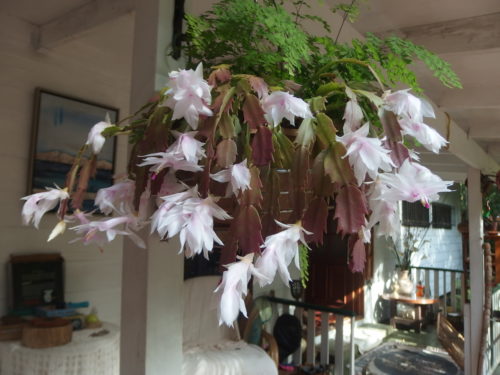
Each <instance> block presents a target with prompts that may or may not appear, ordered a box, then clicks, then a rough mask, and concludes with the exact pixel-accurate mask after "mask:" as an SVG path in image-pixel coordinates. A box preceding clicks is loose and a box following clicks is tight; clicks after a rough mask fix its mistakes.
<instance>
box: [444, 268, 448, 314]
mask: <svg viewBox="0 0 500 375" xmlns="http://www.w3.org/2000/svg"><path fill="white" fill-rule="evenodd" d="M447 274H448V272H446V271H443V315H444V316H447V315H448V292H447V290H446V288H447V285H446V284H447V283H446V275H447Z"/></svg>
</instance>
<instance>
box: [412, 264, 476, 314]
mask: <svg viewBox="0 0 500 375" xmlns="http://www.w3.org/2000/svg"><path fill="white" fill-rule="evenodd" d="M411 275H412V280H413V282H414V283H415V285H416V284H417V283H418V282H419V281H421V282H422V284H423V285H424V286H425V297H427V298H436V299H440V298H441V309H442V311H443V314H444V316H446V315H447V314H448V312H450V311H451V312H460V313H463V306H464V302H465V298H466V293H465V292H466V288H467V286H466V283H465V275H464V271H463V270H457V269H446V268H434V267H412V269H411Z"/></svg>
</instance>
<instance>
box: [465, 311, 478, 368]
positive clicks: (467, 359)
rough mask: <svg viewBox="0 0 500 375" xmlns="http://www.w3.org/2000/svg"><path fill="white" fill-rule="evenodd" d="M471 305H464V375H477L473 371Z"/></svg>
mask: <svg viewBox="0 0 500 375" xmlns="http://www.w3.org/2000/svg"><path fill="white" fill-rule="evenodd" d="M470 310H471V307H470V303H465V304H464V313H463V314H464V339H465V342H464V357H465V358H464V367H465V368H464V374H465V375H475V373H474V372H472V369H471V362H472V361H471V347H470V346H471V340H470V337H471V327H470Z"/></svg>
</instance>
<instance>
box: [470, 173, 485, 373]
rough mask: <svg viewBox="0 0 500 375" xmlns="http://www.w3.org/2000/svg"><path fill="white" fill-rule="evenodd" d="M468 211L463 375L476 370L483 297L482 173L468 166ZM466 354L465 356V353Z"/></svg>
mask: <svg viewBox="0 0 500 375" xmlns="http://www.w3.org/2000/svg"><path fill="white" fill-rule="evenodd" d="M467 187H468V214H469V269H470V276H469V277H470V297H471V300H470V315H469V319H470V323H469V324H470V331H469V335H467V336H466V337H465V341H466V342H468V345H467V348H468V349H469V350H470V353H466V356H465V361H466V364H465V370H466V372H465V375H473V374H475V373H476V372H477V368H478V361H479V347H480V341H481V327H482V319H483V303H484V301H483V299H484V264H483V263H484V257H483V250H482V243H483V220H482V207H483V204H482V197H481V172H480V170H479V169H476V168H472V167H469V169H468V170H467ZM467 354H468V355H467Z"/></svg>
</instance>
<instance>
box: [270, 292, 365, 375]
mask: <svg viewBox="0 0 500 375" xmlns="http://www.w3.org/2000/svg"><path fill="white" fill-rule="evenodd" d="M265 298H266V299H267V300H268V301H269V302H271V303H273V304H275V306H276V307H281V310H282V313H292V312H291V311H290V310H291V307H293V309H294V311H293V314H294V315H295V316H296V317H297V318H298V320H299V321H300V323H301V325H302V324H303V315H304V314H306V316H307V318H306V332H307V333H306V340H307V349H306V360H305V361H303V353H302V348H299V349H298V350H297V351H296V352H295V353H294V354H293V356H292V357H293V364H294V365H304V364H307V365H312V366H314V365H315V364H316V346H315V341H316V340H315V337H316V312H319V313H320V316H321V324H320V327H319V330H320V338H321V342H320V351H319V364H321V365H329V364H330V347H329V345H330V342H329V318H330V314H333V315H335V317H336V320H335V349H334V355H335V367H334V374H336V375H337V374H338V375H340V374H344V318H346V317H347V318H350V328H351V332H350V341H349V349H350V356H349V372H348V373H349V374H350V375H354V356H355V353H354V330H355V317H356V314H355V313H354V312H353V311H349V310H344V309H337V308H332V307H326V306H320V305H313V304H310V303H305V302H300V301H294V300H288V299H283V298H277V297H265Z"/></svg>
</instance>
